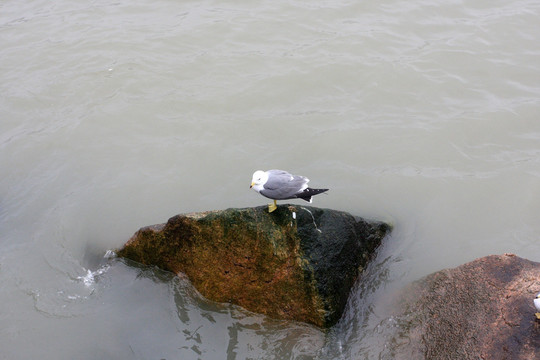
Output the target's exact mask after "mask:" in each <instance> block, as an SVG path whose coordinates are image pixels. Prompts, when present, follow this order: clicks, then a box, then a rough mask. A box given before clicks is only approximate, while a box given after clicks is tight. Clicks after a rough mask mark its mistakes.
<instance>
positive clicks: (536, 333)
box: [395, 254, 540, 359]
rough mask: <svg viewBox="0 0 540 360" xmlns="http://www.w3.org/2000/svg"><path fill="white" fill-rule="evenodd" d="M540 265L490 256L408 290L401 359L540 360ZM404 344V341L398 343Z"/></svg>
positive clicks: (512, 257) (402, 318) (508, 256)
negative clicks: (539, 297)
mask: <svg viewBox="0 0 540 360" xmlns="http://www.w3.org/2000/svg"><path fill="white" fill-rule="evenodd" d="M539 291H540V263H537V262H533V261H529V260H526V259H522V258H519V257H517V256H515V255H511V254H506V255H502V256H495V255H492V256H487V257H483V258H480V259H477V260H475V261H472V262H470V263H467V264H464V265H461V266H459V267H457V268H454V269H449V270H442V271H439V272H436V273H434V274H431V275H429V276H427V277H425V278H423V279H421V280H419V281H417V282H415V283H413V284H412V285H411V286H410V287H408V288H407V289H406V291H405V293H404V296H402V298H401V300H402V302H401V309H402V311H403V313H402V314H401V315H399V316H398V317H397V319H398V323H399V324H400V328H401V331H402V333H401V334H400V337H401V338H402V339H408V341H407V342H406V343H405V344H403V341H401V343H402V345H400V346H399V347H398V348H397V349H396V354H395V355H396V356H395V358H396V359H411V358H414V359H540V322H539V321H538V320H536V318H535V315H534V314H535V308H534V306H533V299H534V298H535V296H536V294H537V293H538V292H539ZM398 343H399V341H398Z"/></svg>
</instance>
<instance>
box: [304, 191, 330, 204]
mask: <svg viewBox="0 0 540 360" xmlns="http://www.w3.org/2000/svg"><path fill="white" fill-rule="evenodd" d="M325 191H328V189H312V188H307V189H306V190H304V191H302V194H300V195H297V197H298V198H299V199H302V200H305V201H307V202H309V203H310V202H311V197H312V196H314V195H318V194H321V193H323V192H325Z"/></svg>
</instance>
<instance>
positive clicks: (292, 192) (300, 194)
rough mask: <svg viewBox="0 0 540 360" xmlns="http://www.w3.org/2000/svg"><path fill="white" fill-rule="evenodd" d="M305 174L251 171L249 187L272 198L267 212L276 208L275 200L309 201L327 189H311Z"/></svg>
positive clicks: (282, 171) (281, 171) (279, 171)
mask: <svg viewBox="0 0 540 360" xmlns="http://www.w3.org/2000/svg"><path fill="white" fill-rule="evenodd" d="M308 182H309V179H308V178H307V177H305V176H300V175H292V174H289V173H288V172H287V171H284V170H268V171H262V170H257V171H255V172H254V173H253V178H252V179H251V186H250V187H249V188H250V189H253V190H255V191H256V192H258V193H259V194H261V195H262V196H265V197H267V198H269V199H272V200H274V203H273V204H272V203H271V204H268V212H272V211H274V210H276V209H277V203H276V200H286V199H302V200H305V201H308V202H310V203H311V197H312V196H313V195H317V194H320V193H323V192H325V191H328V189H311V188H309V187H308Z"/></svg>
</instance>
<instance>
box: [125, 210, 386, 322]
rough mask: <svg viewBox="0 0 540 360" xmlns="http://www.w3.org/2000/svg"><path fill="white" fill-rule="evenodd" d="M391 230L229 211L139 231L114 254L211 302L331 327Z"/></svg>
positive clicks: (341, 218)
mask: <svg viewBox="0 0 540 360" xmlns="http://www.w3.org/2000/svg"><path fill="white" fill-rule="evenodd" d="M389 230H390V227H389V226H388V225H387V224H384V223H381V222H367V221H365V220H363V219H356V218H355V217H353V216H352V215H350V214H348V213H345V212H341V211H336V210H330V209H319V208H314V207H308V206H297V205H281V206H278V209H277V210H276V211H274V212H272V213H268V207H267V206H261V207H256V208H246V209H227V210H223V211H211V212H203V213H193V214H185V215H177V216H174V217H172V218H170V219H169V220H168V221H167V223H166V224H160V225H153V226H149V227H145V228H142V229H140V230H139V231H137V232H136V233H135V235H133V237H132V238H131V239H130V240H129V241H128V242H127V243H126V244H125V246H124V247H123V248H122V249H121V250H120V251H119V252H118V255H119V256H121V257H125V258H128V259H131V260H134V261H136V262H139V263H142V264H146V265H156V266H158V267H160V268H162V269H165V270H169V271H172V272H174V273H183V274H185V275H187V276H188V278H189V279H190V281H191V282H192V284H193V285H194V286H195V288H196V289H197V290H198V291H199V292H200V293H201V294H202V295H203V296H205V297H206V298H208V299H211V300H213V301H218V302H230V303H233V304H237V305H240V306H242V307H244V308H246V309H248V310H250V311H253V312H257V313H262V314H266V315H268V316H270V317H274V318H278V319H288V320H297V321H303V322H308V323H311V324H314V325H317V326H320V327H329V326H332V325H333V324H335V323H336V322H337V321H338V320H339V318H340V317H341V314H342V312H343V310H344V308H345V304H346V302H347V297H348V295H349V291H350V289H351V287H352V285H353V283H354V281H355V279H356V278H357V276H358V274H359V272H360V271H361V270H362V268H363V267H365V265H366V263H367V261H368V260H369V259H370V258H371V257H372V255H373V254H374V251H375V248H376V247H377V246H378V245H379V244H380V242H381V240H382V238H383V237H384V236H385V234H386V233H387V232H388V231H389Z"/></svg>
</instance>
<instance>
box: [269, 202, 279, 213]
mask: <svg viewBox="0 0 540 360" xmlns="http://www.w3.org/2000/svg"><path fill="white" fill-rule="evenodd" d="M276 209H277V203H276V200H274V202H273V203H270V204H268V212H269V213H271V212H272V211H275V210H276Z"/></svg>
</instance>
